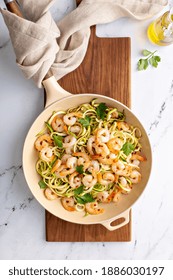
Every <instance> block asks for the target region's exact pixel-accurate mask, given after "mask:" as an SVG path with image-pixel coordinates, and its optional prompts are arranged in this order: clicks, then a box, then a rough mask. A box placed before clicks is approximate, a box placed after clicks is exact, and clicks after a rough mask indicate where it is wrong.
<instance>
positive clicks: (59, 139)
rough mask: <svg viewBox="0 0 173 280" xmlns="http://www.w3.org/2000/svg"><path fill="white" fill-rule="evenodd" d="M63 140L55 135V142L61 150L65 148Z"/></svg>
mask: <svg viewBox="0 0 173 280" xmlns="http://www.w3.org/2000/svg"><path fill="white" fill-rule="evenodd" d="M62 139H63V137H62V136H59V135H53V140H54V142H55V144H56V145H57V146H58V147H59V148H62V147H63V143H62Z"/></svg>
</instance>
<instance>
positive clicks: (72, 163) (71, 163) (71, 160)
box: [66, 157, 77, 168]
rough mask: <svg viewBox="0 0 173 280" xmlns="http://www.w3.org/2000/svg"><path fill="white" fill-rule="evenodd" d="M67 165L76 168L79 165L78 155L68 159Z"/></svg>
mask: <svg viewBox="0 0 173 280" xmlns="http://www.w3.org/2000/svg"><path fill="white" fill-rule="evenodd" d="M66 165H67V167H68V168H75V167H76V165H77V158H76V157H69V158H68V159H67V162H66Z"/></svg>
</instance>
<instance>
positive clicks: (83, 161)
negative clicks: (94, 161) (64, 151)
mask: <svg viewBox="0 0 173 280" xmlns="http://www.w3.org/2000/svg"><path fill="white" fill-rule="evenodd" d="M73 156H75V157H79V159H78V161H77V164H78V165H83V166H84V169H87V168H88V167H89V165H90V158H89V156H88V155H87V154H86V153H83V152H78V153H74V154H73Z"/></svg>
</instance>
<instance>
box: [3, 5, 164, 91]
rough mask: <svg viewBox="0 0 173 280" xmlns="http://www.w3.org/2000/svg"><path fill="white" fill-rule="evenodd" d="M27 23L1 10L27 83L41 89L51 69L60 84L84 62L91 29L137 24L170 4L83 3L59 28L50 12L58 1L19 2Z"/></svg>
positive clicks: (60, 23) (59, 24)
mask: <svg viewBox="0 0 173 280" xmlns="http://www.w3.org/2000/svg"><path fill="white" fill-rule="evenodd" d="M18 2H19V3H20V4H21V6H22V7H23V11H24V14H25V18H26V19H22V18H19V17H17V16H16V15H14V14H11V13H9V12H8V11H6V10H1V12H2V15H3V17H4V20H5V23H6V25H7V27H8V29H9V33H10V37H11V41H12V44H13V47H14V51H15V54H16V60H17V64H18V65H19V67H20V68H21V69H22V71H23V73H24V75H25V77H26V78H27V79H30V78H33V79H34V81H35V82H36V84H37V86H38V87H42V80H43V78H44V76H45V75H46V73H47V72H48V70H49V69H50V68H51V69H52V71H53V74H54V76H55V78H56V79H57V80H59V79H60V78H62V77H63V76H64V75H66V74H67V73H69V72H71V71H73V70H74V69H76V68H77V67H78V66H79V65H80V63H81V62H82V60H83V58H84V56H85V53H86V50H87V46H88V41H89V37H90V26H92V25H95V24H101V23H108V22H111V21H114V20H116V19H117V18H120V17H131V18H134V19H136V20H144V19H147V18H150V17H152V16H154V15H155V14H157V13H158V12H160V11H161V10H162V9H163V8H164V7H165V5H166V4H167V1H166V0H83V1H82V2H81V4H80V5H79V7H78V8H76V9H75V10H73V11H72V12H71V13H70V14H68V15H67V16H65V17H64V18H63V19H62V20H61V21H59V22H58V23H57V24H56V23H55V22H54V20H53V19H52V17H51V14H50V12H49V8H50V6H51V5H53V4H54V2H55V0H53V1H51V0H38V1H35V0H27V1H26V0H18Z"/></svg>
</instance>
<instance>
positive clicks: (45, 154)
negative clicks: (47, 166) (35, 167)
mask: <svg viewBox="0 0 173 280" xmlns="http://www.w3.org/2000/svg"><path fill="white" fill-rule="evenodd" d="M40 158H41V159H42V160H44V161H46V162H50V161H52V160H53V159H54V154H53V150H52V147H48V146H47V147H45V148H43V149H42V150H41V151H40Z"/></svg>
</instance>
